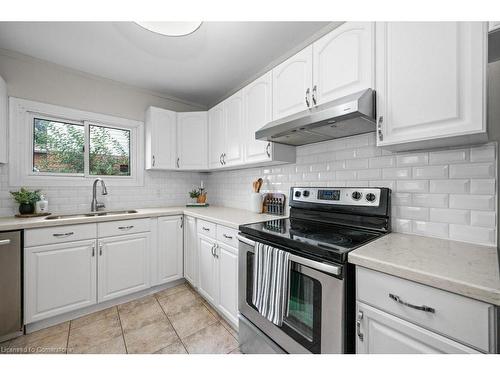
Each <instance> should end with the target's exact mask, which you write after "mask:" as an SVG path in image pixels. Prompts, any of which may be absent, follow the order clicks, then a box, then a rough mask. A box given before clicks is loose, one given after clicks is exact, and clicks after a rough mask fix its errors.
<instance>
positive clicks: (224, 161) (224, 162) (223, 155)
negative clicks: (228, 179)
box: [222, 152, 226, 165]
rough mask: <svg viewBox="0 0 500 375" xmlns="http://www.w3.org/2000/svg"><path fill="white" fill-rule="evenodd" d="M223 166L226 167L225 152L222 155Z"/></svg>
mask: <svg viewBox="0 0 500 375" xmlns="http://www.w3.org/2000/svg"><path fill="white" fill-rule="evenodd" d="M222 164H223V165H226V153H225V152H224V153H223V154H222Z"/></svg>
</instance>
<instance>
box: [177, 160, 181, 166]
mask: <svg viewBox="0 0 500 375" xmlns="http://www.w3.org/2000/svg"><path fill="white" fill-rule="evenodd" d="M179 161H180V158H177V168H180V167H179Z"/></svg>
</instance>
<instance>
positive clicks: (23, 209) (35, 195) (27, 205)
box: [10, 187, 40, 215]
mask: <svg viewBox="0 0 500 375" xmlns="http://www.w3.org/2000/svg"><path fill="white" fill-rule="evenodd" d="M10 194H11V195H12V197H13V198H14V200H15V201H16V202H17V203H19V213H20V214H21V215H28V214H32V213H33V212H35V203H36V202H38V201H39V200H40V190H33V191H31V190H28V189H26V188H24V187H22V188H21V189H20V190H19V191H11V192H10Z"/></svg>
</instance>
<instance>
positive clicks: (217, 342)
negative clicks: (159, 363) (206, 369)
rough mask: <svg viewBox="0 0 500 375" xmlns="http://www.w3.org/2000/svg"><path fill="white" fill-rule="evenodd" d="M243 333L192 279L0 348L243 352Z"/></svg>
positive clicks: (10, 350)
mask: <svg viewBox="0 0 500 375" xmlns="http://www.w3.org/2000/svg"><path fill="white" fill-rule="evenodd" d="M237 338H238V335H237V333H236V332H235V331H234V330H233V329H232V328H231V327H230V326H229V325H228V324H227V323H226V321H225V320H224V319H222V317H220V316H219V315H218V314H217V312H215V311H214V310H213V309H212V307H211V306H210V305H209V304H208V303H207V302H206V301H205V300H204V299H203V298H202V297H201V296H200V295H199V294H197V293H196V292H195V291H194V290H193V289H191V288H190V287H189V286H188V284H181V285H178V286H175V287H173V288H170V289H166V290H163V291H161V292H159V293H156V294H154V295H151V296H147V297H143V298H141V299H138V300H134V301H131V302H127V303H124V304H122V305H118V306H115V307H111V308H108V309H106V310H102V311H98V312H95V313H92V314H89V315H85V316H83V317H81V318H78V319H75V320H71V321H69V322H65V323H61V324H58V325H56V326H53V327H49V328H46V329H43V330H40V331H36V332H33V333H31V334H29V335H25V336H21V337H18V338H16V339H14V340H11V341H8V342H4V343H0V353H44V354H48V353H68V354H77V353H97V354H111V353H116V354H125V353H128V354H132V353H159V354H187V353H189V354H226V353H231V354H239V353H240V351H239V345H238V341H237Z"/></svg>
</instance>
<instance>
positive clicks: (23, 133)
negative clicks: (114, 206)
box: [9, 97, 144, 187]
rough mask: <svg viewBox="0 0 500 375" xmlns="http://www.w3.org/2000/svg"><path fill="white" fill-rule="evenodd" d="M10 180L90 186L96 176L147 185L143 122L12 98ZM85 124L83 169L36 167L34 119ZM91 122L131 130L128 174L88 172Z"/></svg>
mask: <svg viewBox="0 0 500 375" xmlns="http://www.w3.org/2000/svg"><path fill="white" fill-rule="evenodd" d="M9 116H10V119H9V134H10V136H9V164H10V167H9V184H10V185H12V186H28V187H30V186H75V184H76V185H77V186H90V185H91V184H92V183H93V181H94V180H95V179H96V178H103V179H105V180H106V184H107V185H108V186H143V185H144V153H143V144H144V123H143V122H142V121H136V120H129V119H124V118H120V117H114V116H109V115H105V114H100V113H94V112H87V111H82V110H77V109H72V108H68V107H61V106H56V105H52V104H46V103H41V102H35V101H31V100H26V99H20V98H14V97H10V98H9ZM35 118H41V119H48V120H53V121H58V122H65V123H69V124H75V125H80V124H81V125H83V127H84V132H85V152H84V173H83V174H79V173H77V174H75V173H52V172H34V171H33V166H34V164H33V151H34V139H33V138H34V131H33V129H34V119H35ZM90 125H96V126H102V127H108V128H115V129H121V130H129V131H130V152H129V168H130V175H129V176H113V175H104V176H103V175H91V174H90V173H89V172H90V171H89V167H90V166H89V155H90V149H89V134H90V133H89V132H90Z"/></svg>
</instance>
